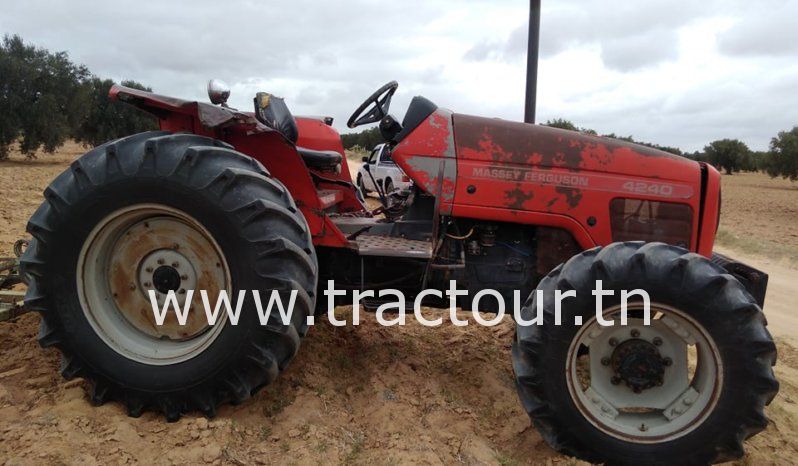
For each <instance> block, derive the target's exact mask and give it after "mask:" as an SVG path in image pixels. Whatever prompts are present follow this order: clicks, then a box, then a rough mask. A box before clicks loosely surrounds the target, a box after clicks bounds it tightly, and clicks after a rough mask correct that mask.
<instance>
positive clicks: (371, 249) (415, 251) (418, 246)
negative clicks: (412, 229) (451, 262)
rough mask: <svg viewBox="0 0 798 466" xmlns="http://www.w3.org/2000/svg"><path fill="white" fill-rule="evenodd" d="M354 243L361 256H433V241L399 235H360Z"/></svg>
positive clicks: (422, 257)
mask: <svg viewBox="0 0 798 466" xmlns="http://www.w3.org/2000/svg"><path fill="white" fill-rule="evenodd" d="M354 245H355V247H356V249H357V252H358V254H360V255H361V256H383V257H412V258H416V259H429V258H430V257H432V243H430V242H429V241H418V240H413V239H406V238H402V237H398V236H379V235H360V236H358V237H357V239H355V241H354Z"/></svg>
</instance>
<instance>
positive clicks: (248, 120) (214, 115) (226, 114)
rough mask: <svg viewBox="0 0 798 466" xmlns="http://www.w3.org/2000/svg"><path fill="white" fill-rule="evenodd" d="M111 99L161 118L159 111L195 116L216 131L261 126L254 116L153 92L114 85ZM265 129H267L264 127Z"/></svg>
mask: <svg viewBox="0 0 798 466" xmlns="http://www.w3.org/2000/svg"><path fill="white" fill-rule="evenodd" d="M109 96H110V97H111V99H117V100H119V101H121V102H125V103H129V104H131V105H134V106H136V107H139V108H142V109H143V110H148V111H151V112H152V113H154V114H155V115H156V116H158V117H160V116H161V115H159V111H158V110H167V111H168V110H173V111H179V112H181V113H187V114H195V115H197V117H198V118H199V120H200V122H201V123H202V125H203V126H205V127H206V128H210V129H214V128H217V127H220V126H223V125H225V124H230V123H244V124H251V125H257V126H263V125H259V124H258V121H257V119H256V118H255V116H254V115H252V114H250V113H244V112H239V111H237V110H234V109H231V108H224V107H219V106H216V105H213V104H210V103H207V102H199V101H191V100H183V99H178V98H176V97H169V96H164V95H160V94H155V93H152V92H147V91H142V90H139V89H132V88H129V87H125V86H120V85H114V86H113V87H111V90H110V92H109ZM264 128H265V127H264Z"/></svg>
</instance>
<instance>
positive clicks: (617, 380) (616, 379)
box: [610, 375, 621, 385]
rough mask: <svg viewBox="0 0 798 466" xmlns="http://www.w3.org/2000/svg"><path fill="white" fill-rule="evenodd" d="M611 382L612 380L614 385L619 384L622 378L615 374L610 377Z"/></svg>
mask: <svg viewBox="0 0 798 466" xmlns="http://www.w3.org/2000/svg"><path fill="white" fill-rule="evenodd" d="M610 382H612V384H613V385H618V384H619V383H621V378H620V377H618V376H617V375H613V376H612V378H611V379H610Z"/></svg>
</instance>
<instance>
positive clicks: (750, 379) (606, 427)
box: [512, 242, 778, 464]
mask: <svg viewBox="0 0 798 466" xmlns="http://www.w3.org/2000/svg"><path fill="white" fill-rule="evenodd" d="M597 280H601V281H602V288H603V289H605V290H613V291H614V295H612V296H605V297H604V299H603V305H602V307H601V310H602V312H601V313H599V314H598V316H597V312H596V305H595V302H594V298H595V297H594V295H593V294H592V291H593V290H594V289H595V287H596V282H597ZM636 289H642V290H645V291H646V292H647V293H648V295H649V297H650V318H651V320H650V323H649V324H648V325H646V322H645V320H644V314H643V307H642V304H641V302H637V301H636V302H632V303H630V304H629V306H628V309H627V313H628V321H627V322H626V325H622V324H621V302H620V293H621V290H627V291H632V290H636ZM538 290H541V291H542V300H541V303H540V304H541V305H542V306H541V309H542V311H543V312H542V319H543V322H542V325H532V326H520V325H519V326H518V327H517V332H516V338H515V341H514V343H513V351H512V355H513V368H514V370H515V374H516V382H517V387H518V392H519V396H520V398H521V401H522V403H523V405H524V407H525V409H526V410H527V412H528V413H529V415H530V416H531V418H532V420H533V422H534V423H535V425H536V427H537V428H538V429H539V430H540V432H541V435H542V436H543V437H544V439H545V440H546V441H547V442H548V443H549V445H551V446H552V447H553V448H555V449H556V450H558V451H560V452H562V453H565V454H568V455H572V456H576V457H579V458H582V459H584V460H587V461H591V462H608V463H612V464H677V463H679V464H707V463H712V462H719V461H727V460H730V459H734V458H738V457H740V456H742V454H743V447H742V442H743V441H744V440H745V439H746V438H748V437H750V436H752V435H754V434H755V433H757V432H759V431H761V430H763V429H764V428H765V427H766V426H767V418H766V417H765V415H764V411H763V409H764V406H765V405H767V404H768V403H770V401H771V400H772V399H773V397H774V396H775V394H776V392H777V390H778V382H777V381H776V380H775V378H774V376H773V369H772V366H773V365H774V364H775V360H776V347H775V344H774V343H773V340H772V338H771V336H770V334H769V333H768V331H767V330H766V328H765V325H766V324H765V318H764V315H763V313H762V311H761V309H760V308H759V307H758V306H757V304H756V303H755V301H754V299H753V298H752V297H751V296H750V295H749V294H748V293H747V292H746V290H745V288H744V287H743V286H742V285H741V284H740V283H739V282H738V281H737V280H736V279H734V278H733V277H731V276H730V275H728V274H726V273H725V271H724V270H723V269H721V268H720V267H718V266H716V265H714V264H712V263H711V262H710V261H709V260H707V259H706V258H704V257H702V256H699V255H697V254H692V253H689V252H687V251H686V250H684V249H681V248H678V247H674V246H668V245H665V244H661V243H649V244H644V243H640V242H628V243H615V244H612V245H610V246H607V247H605V248H603V249H602V248H596V249H592V250H588V251H585V252H583V253H581V254H579V255H577V256H574V257H573V258H572V259H570V260H569V261H568V262H567V263H565V264H564V265H562V266H560V267H558V268H556V269H555V270H554V271H552V272H551V273H549V274H548V275H547V276H546V277H545V278H544V279H543V280H542V281H541V282H540V284H539V285H538ZM556 290H561V291H568V290H575V291H576V297H575V298H566V299H564V300H562V308H561V313H560V314H561V319H562V320H561V325H557V324H556V322H555V319H556V315H555V291H556ZM537 306H538V299H537V297H536V293H533V294H532V296H531V297H530V300H528V302H527V304H526V306H525V307H524V308H523V310H522V317H524V318H525V319H532V318H534V317H535V316H536V312H537V311H536V310H537ZM599 317H600V318H601V319H603V321H604V322H603V324H605V325H600V324H599ZM579 321H581V322H582V325H579V326H578V325H574V322H579ZM608 322H611V323H612V325H606V324H607V323H608Z"/></svg>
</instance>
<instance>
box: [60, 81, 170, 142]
mask: <svg viewBox="0 0 798 466" xmlns="http://www.w3.org/2000/svg"><path fill="white" fill-rule="evenodd" d="M113 85H114V81H112V80H110V79H100V78H97V77H93V78H92V79H91V80H90V81H89V82H88V83H87V86H88V87H89V89H90V102H89V105H88V106H87V107H86V112H85V113H86V114H85V116H84V117H83V120H82V121H81V122H80V125H79V126H78V127H77V128H76V129H75V134H74V138H75V140H76V141H78V142H82V143H84V144H86V145H89V146H99V145H100V144H103V143H105V142H107V141H110V140H113V139H118V138H121V137H123V136H127V135H130V134H135V133H141V132H144V131H151V130H154V129H158V125H157V123H156V121H155V119H154V118H153V117H152V116H151V115H149V114H147V113H144V112H142V111H141V110H138V109H137V108H135V107H131V106H130V105H126V104H123V103H122V102H116V101H112V100H111V99H109V98H108V91H109V90H110V89H111V86H113ZM122 85H123V86H125V87H131V88H134V89H141V90H144V91H148V92H149V91H152V89H150V88H149V87H146V86H144V85H143V84H139V83H137V82H135V81H122Z"/></svg>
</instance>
